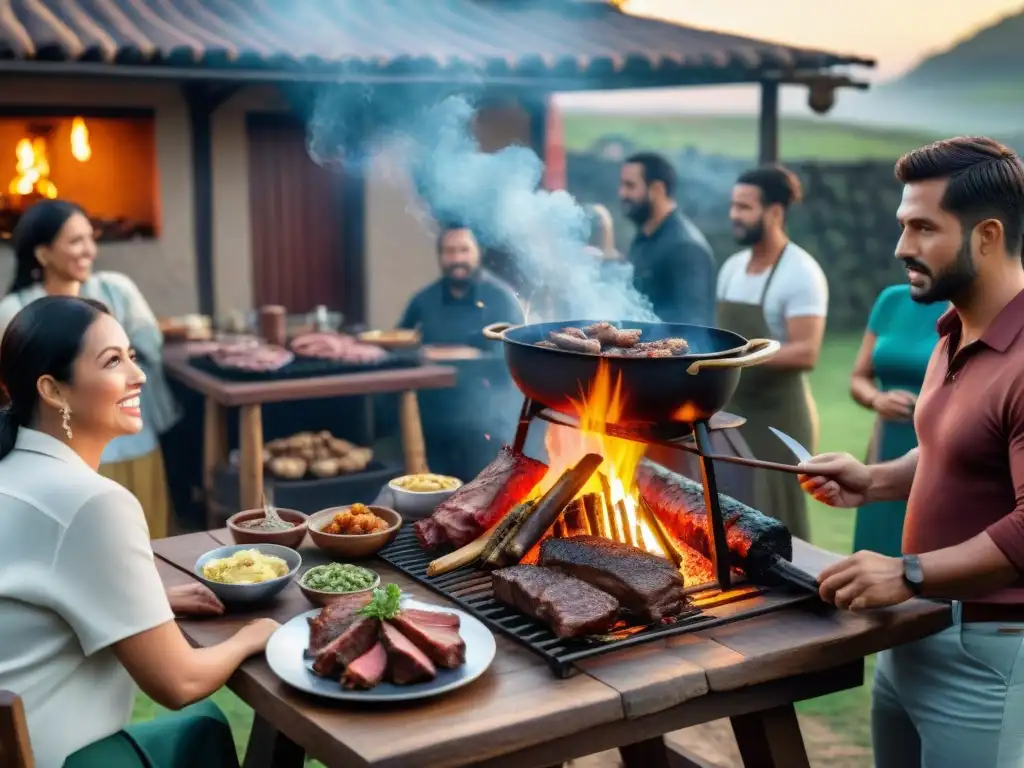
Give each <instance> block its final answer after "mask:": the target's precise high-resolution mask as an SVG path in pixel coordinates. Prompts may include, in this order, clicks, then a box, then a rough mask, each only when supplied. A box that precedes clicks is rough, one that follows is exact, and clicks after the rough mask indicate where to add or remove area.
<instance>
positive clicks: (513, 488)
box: [413, 446, 548, 550]
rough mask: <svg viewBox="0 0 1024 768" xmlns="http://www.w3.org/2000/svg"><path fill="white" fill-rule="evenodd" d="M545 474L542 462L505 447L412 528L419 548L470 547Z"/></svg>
mask: <svg viewBox="0 0 1024 768" xmlns="http://www.w3.org/2000/svg"><path fill="white" fill-rule="evenodd" d="M547 471H548V467H547V465H546V464H544V463H543V462H540V461H537V460H536V459H531V458H530V457H529V456H524V455H523V454H521V453H516V452H515V451H513V450H512V449H511V448H509V447H508V446H504V447H503V448H502V449H501V451H499V452H498V455H497V457H495V459H494V461H492V462H491V463H490V464H488V465H487V466H486V467H485V468H484V471H483V472H481V473H480V474H479V475H477V476H476V478H474V479H473V480H472V481H471V482H468V483H466V484H465V485H464V486H462V487H461V488H459V490H457V491H456V492H455V493H454V494H452V495H451V496H450V497H448V499H446V500H445V501H443V502H442V503H441V504H440V505H439V506H438V508H437V509H436V510H435V511H434V514H432V515H431V516H430V517H428V518H426V519H425V520H420V521H418V522H417V523H415V524H414V525H413V530H414V531H415V532H416V538H417V539H418V540H419V542H420V546H422V547H423V548H424V549H428V550H429V549H435V548H437V547H439V546H441V545H442V544H452V545H454V546H456V547H462V546H465V545H466V544H469V543H470V542H471V541H473V540H474V539H477V538H479V537H480V536H481V535H482V534H483V533H484V532H485V531H486V530H487V529H488V528H490V527H491V526H492V525H494V524H495V523H496V522H498V521H499V520H500V519H501V518H503V517H504V516H505V515H507V514H508V512H509V510H510V509H512V507H513V506H515V505H516V504H518V503H519V502H520V501H522V500H523V499H524V498H525V497H526V496H527V495H528V494H529V493H530V491H532V490H533V488H534V486H535V485H537V483H539V482H540V481H541V480H542V479H543V478H544V475H545V474H547Z"/></svg>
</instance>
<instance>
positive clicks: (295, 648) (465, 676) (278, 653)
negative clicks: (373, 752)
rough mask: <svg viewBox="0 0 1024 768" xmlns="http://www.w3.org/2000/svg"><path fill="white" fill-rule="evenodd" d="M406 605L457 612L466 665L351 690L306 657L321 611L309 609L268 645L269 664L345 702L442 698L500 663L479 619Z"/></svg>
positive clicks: (300, 684)
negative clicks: (317, 671) (409, 681)
mask: <svg viewBox="0 0 1024 768" xmlns="http://www.w3.org/2000/svg"><path fill="white" fill-rule="evenodd" d="M402 607H403V608H418V609H420V610H424V611H441V612H445V613H454V614H456V615H457V616H458V617H459V619H460V621H461V622H462V623H461V625H460V626H459V634H461V635H462V639H463V640H465V641H466V663H465V664H463V665H462V666H461V667H459V668H458V669H438V670H437V677H435V678H434V679H433V680H431V681H430V682H429V683H416V684H415V685H394V684H393V683H388V682H384V683H381V684H380V685H378V686H377V687H375V688H371V689H370V690H368V691H349V690H346V689H344V688H342V687H341V684H340V683H339V682H338V681H336V680H326V679H324V678H322V677H318V676H317V675H314V674H313V670H312V667H313V660H312V659H311V658H307V657H306V649H307V648H308V647H309V622H308V621H307V619H309V618H311V617H313V616H316V615H317V614H318V613H319V612H320V611H319V609H317V610H312V611H307V612H306V613H303V614H301V615H299V616H296V617H295V618H294V619H292V620H291V621H289V622H288V623H287V624H284V625H282V626H281V627H280V628H279V629H278V630H277V631H276V632H275V633H274V634H273V636H271V638H270V642H268V643H267V664H269V665H270V669H271V670H272V671H273V672H274V674H275V675H277V676H278V677H279V678H281V680H283V681H284V682H286V683H287V684H288V685H291V686H293V687H294V688H298V689H299V690H300V691H305V692H306V693H312V694H313V695H314V696H323V697H325V698H328V699H339V700H342V701H412V700H413V699H425V698H428V697H430V696H439V695H441V694H442V693H448V692H449V691H454V690H455V689H457V688H461V687H463V686H464V685H469V684H470V683H472V682H473V681H474V680H476V679H477V678H478V677H480V675H482V674H483V673H484V672H486V671H487V668H488V667H489V666H491V662H492V661H494V654H495V651H496V645H495V642H494V635H492V634H491V631H490V630H489V629H487V627H486V626H484V624H483V623H482V622H481V621H479V620H478V619H476V618H474V617H473V616H470V615H469V614H467V613H465V612H464V611H460V610H458V609H456V608H443V607H441V606H437V605H430V604H429V603H421V602H420V601H419V600H413V599H412V598H408V599H406V600H403V601H402Z"/></svg>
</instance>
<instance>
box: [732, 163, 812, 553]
mask: <svg viewBox="0 0 1024 768" xmlns="http://www.w3.org/2000/svg"><path fill="white" fill-rule="evenodd" d="M801 196H802V193H801V188H800V180H799V179H797V177H796V176H795V175H794V174H793V173H792V172H790V171H788V170H786V169H785V168H782V167H781V166H775V167H765V168H756V169H754V170H751V171H747V172H746V173H744V174H743V175H742V176H740V177H739V179H738V180H737V182H736V184H735V186H734V187H733V190H732V205H731V206H730V209H729V217H730V219H731V220H732V227H733V233H734V234H735V236H736V241H737V242H738V243H739V244H740V245H742V246H746V248H744V250H742V251H740V252H739V253H737V254H736V255H734V256H732V257H730V258H729V259H728V260H727V261H726V262H725V264H723V265H722V269H721V271H720V272H719V274H718V288H717V296H718V325H719V326H721V327H722V328H725V329H727V330H730V331H734V332H736V333H738V334H740V335H741V336H746V337H747V338H748V339H754V338H770V339H778V340H779V341H781V342H782V348H781V349H780V350H779V352H778V354H777V355H775V357H773V358H772V359H771V360H769V361H767V362H766V363H764V364H763V365H759V366H755V367H753V368H747V369H745V370H744V371H743V375H742V376H741V377H740V383H739V386H738V387H737V388H736V393H735V394H734V395H733V397H732V400H731V401H730V402H729V404H728V405H727V406H726V409H727V410H728V411H729V412H730V413H735V414H737V415H739V416H743V417H745V418H746V420H747V423H746V424H745V425H744V426H743V427H742V429H741V430H740V431H741V432H742V433H743V437H744V438H745V439H746V441H747V444H748V445H749V446H750V450H751V451H752V452H753V454H754V455H755V456H756V457H757V458H759V459H766V460H768V461H778V462H785V461H791V460H792V457H791V456H790V455H788V454H787V449H786V447H785V446H784V445H783V444H782V443H781V442H779V440H778V438H777V437H775V435H773V434H772V433H771V431H770V430H769V429H768V428H769V427H775V428H777V429H781V430H782V431H783V432H785V433H787V434H789V435H792V436H793V437H794V438H796V439H797V440H799V441H800V442H801V443H803V444H804V445H810V446H813V445H814V443H815V442H816V437H817V414H816V411H815V407H814V400H813V399H812V398H811V390H810V385H809V383H808V381H807V372H808V371H810V370H811V369H812V368H814V365H815V363H817V361H818V353H819V352H820V351H821V342H822V337H823V336H824V333H825V316H826V314H827V313H828V282H827V281H826V280H825V274H824V273H823V272H822V271H821V267H820V266H818V262H816V261H815V260H814V257H813V256H811V255H810V254H809V253H807V251H805V250H804V249H803V248H801V247H800V246H799V245H797V244H796V243H793V242H791V241H790V239H789V237H788V236H787V234H786V213H787V211H788V210H789V207H790V206H791V205H792V204H794V203H796V202H799V201H800V199H801ZM751 476H752V480H753V492H752V498H753V499H754V504H753V505H754V506H755V507H757V508H758V509H760V510H761V511H762V512H764V513H765V514H767V515H771V516H772V517H775V518H778V519H779V520H782V521H783V522H784V523H786V525H788V526H789V529H790V530H791V531H792V532H793V535H794V536H799V537H800V538H803V539H806V538H808V536H809V533H810V531H809V530H808V527H807V503H806V499H805V498H804V495H803V493H802V492H801V490H800V484H799V483H798V482H797V481H796V478H795V477H793V476H792V475H787V474H784V473H782V472H768V471H765V470H751Z"/></svg>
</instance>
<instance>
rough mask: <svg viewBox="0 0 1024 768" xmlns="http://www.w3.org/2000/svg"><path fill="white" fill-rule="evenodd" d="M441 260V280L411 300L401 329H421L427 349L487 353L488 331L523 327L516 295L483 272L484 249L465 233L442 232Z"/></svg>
mask: <svg viewBox="0 0 1024 768" xmlns="http://www.w3.org/2000/svg"><path fill="white" fill-rule="evenodd" d="M437 256H438V259H439V260H440V263H441V277H440V278H439V279H438V280H436V281H434V282H433V283H431V284H430V285H428V286H427V287H426V288H424V289H423V290H421V291H420V292H419V293H417V294H416V295H415V296H413V297H412V299H411V300H410V301H409V305H408V306H407V307H406V308H405V312H404V313H403V314H402V319H401V320H400V321H399V323H398V327H399V328H419V329H420V333H421V334H422V337H423V343H424V344H432V345H455V346H469V347H478V348H483V347H484V344H485V339H484V336H483V334H482V333H481V330H482V329H483V328H484V327H485V326H487V325H490V324H491V323H500V322H506V323H521V322H523V309H522V307H521V306H520V304H519V301H518V300H517V299H516V295H515V293H514V292H513V291H512V289H511V288H510V287H509V286H508V285H506V284H505V283H503V282H502V281H501V280H499V279H498V278H497V277H495V276H494V275H492V274H491V273H489V272H488V271H487V270H486V269H484V268H483V267H482V266H480V246H479V244H478V243H477V241H476V237H475V236H474V235H473V232H472V231H470V230H469V229H468V228H467V227H465V226H462V225H460V224H448V225H444V226H442V227H441V232H440V234H439V235H438V237H437Z"/></svg>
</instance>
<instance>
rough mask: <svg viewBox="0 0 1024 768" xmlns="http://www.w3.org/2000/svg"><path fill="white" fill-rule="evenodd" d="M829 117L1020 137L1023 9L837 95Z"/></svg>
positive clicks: (1023, 116) (1023, 86)
mask: <svg viewBox="0 0 1024 768" xmlns="http://www.w3.org/2000/svg"><path fill="white" fill-rule="evenodd" d="M834 116H835V117H837V118H840V119H855V120H867V121H871V122H885V123H890V124H897V125H905V126H913V127H918V128H927V129H928V130H930V131H937V132H940V133H947V134H949V133H988V134H997V135H999V136H1000V138H1004V139H1010V138H1013V139H1014V141H1013V142H1012V143H1015V144H1018V145H1019V144H1020V143H1021V142H1020V141H1019V139H1020V138H1021V137H1022V136H1024V9H1022V11H1021V12H1018V13H1015V14H1012V15H1009V16H1006V17H1004V18H1002V19H1000V20H999V21H997V22H996V23H994V24H992V25H990V26H988V27H985V28H983V29H981V30H979V31H978V32H976V33H974V34H973V35H971V36H970V37H968V38H965V39H963V40H961V41H960V42H958V43H956V44H954V45H953V46H951V47H950V48H948V49H946V50H944V51H940V52H937V53H935V54H933V55H932V56H929V57H928V58H926V59H924V60H923V61H921V63H920V64H918V65H917V66H916V67H914V69H912V70H911V71H909V72H907V73H906V74H905V75H903V76H902V77H900V78H898V79H896V80H894V81H891V82H889V83H884V84H881V85H877V86H875V87H874V88H872V89H871V90H870V91H868V92H866V93H862V94H846V93H844V94H842V96H841V98H840V101H839V106H838V107H837V109H836V112H835V115H834Z"/></svg>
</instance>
